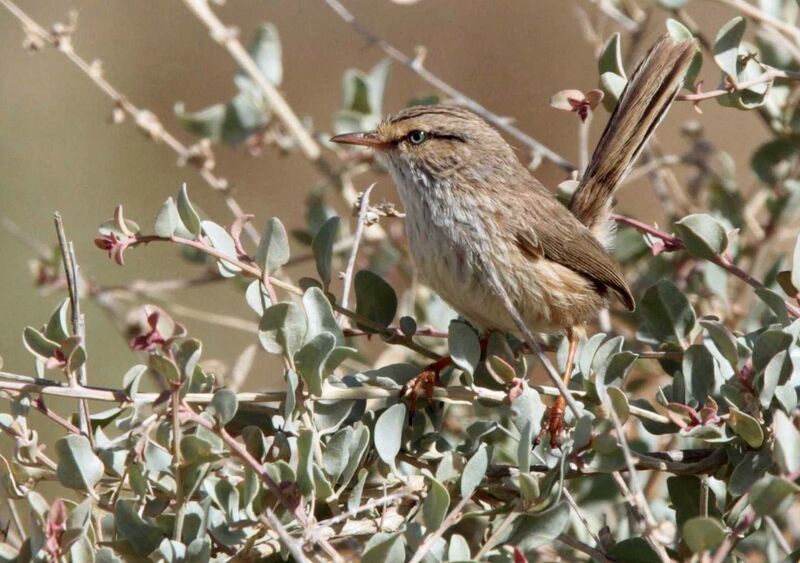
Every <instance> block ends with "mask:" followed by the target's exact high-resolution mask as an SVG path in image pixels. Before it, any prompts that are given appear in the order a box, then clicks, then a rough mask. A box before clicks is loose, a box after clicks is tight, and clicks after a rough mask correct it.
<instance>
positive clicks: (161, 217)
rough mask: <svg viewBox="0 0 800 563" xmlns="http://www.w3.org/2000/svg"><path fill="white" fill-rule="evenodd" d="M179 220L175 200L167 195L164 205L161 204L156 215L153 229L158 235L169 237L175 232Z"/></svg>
mask: <svg viewBox="0 0 800 563" xmlns="http://www.w3.org/2000/svg"><path fill="white" fill-rule="evenodd" d="M180 220H181V218H180V216H179V215H178V207H177V206H176V205H175V201H174V200H173V199H172V198H171V197H168V198H167V201H165V202H164V205H162V206H161V209H160V210H159V212H158V215H156V223H155V226H154V231H155V233H156V234H157V235H158V236H160V237H165V238H169V237H171V236H172V235H174V234H175V229H177V228H178V225H179V224H180Z"/></svg>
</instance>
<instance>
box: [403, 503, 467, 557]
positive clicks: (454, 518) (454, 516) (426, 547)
mask: <svg viewBox="0 0 800 563" xmlns="http://www.w3.org/2000/svg"><path fill="white" fill-rule="evenodd" d="M474 492H475V491H474V490H473V491H472V492H471V493H469V494H468V495H466V496H465V497H464V498H462V499H461V500H460V501H459V503H458V504H457V505H456V506H455V508H454V509H453V510H451V511H450V514H448V515H447V517H446V518H445V519H444V521H443V522H442V524H441V525H440V526H439V527H438V528H437V529H436V530H435V531H434V532H433V533H432V534H431V535H429V536H428V537H427V538H426V539H425V541H424V542H422V545H421V546H419V548H418V549H417V552H416V553H415V554H414V557H412V558H411V560H410V561H409V563H419V562H420V561H422V559H423V558H424V557H425V555H427V553H428V552H429V551H430V550H431V548H432V547H433V544H434V543H436V540H438V539H439V538H441V537H442V536H443V535H444V533H445V532H446V531H447V530H449V529H450V528H452V527H453V526H454V525H455V524H456V523H457V522H458V520H459V519H460V518H461V516H462V514H461V512H462V511H463V510H464V507H465V506H466V505H467V503H468V502H469V501H470V499H471V498H472V495H473V493H474Z"/></svg>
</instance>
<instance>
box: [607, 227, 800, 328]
mask: <svg viewBox="0 0 800 563" xmlns="http://www.w3.org/2000/svg"><path fill="white" fill-rule="evenodd" d="M611 217H612V220H614V221H616V222H617V223H619V224H621V225H626V226H628V227H633V228H634V229H636V230H638V231H641V232H643V233H647V234H648V235H651V236H653V237H656V238H658V239H660V240H662V241H663V242H665V243H666V244H667V245H668V247H667V250H669V251H673V250H680V249H683V248H684V244H683V241H682V240H681V239H680V238H678V237H676V236H674V235H671V234H669V233H666V232H664V231H662V230H660V229H658V228H656V227H651V226H650V225H647V224H646V223H642V222H641V221H638V220H636V219H632V218H630V217H625V216H624V215H617V214H612V216H611ZM708 261H709V262H711V263H713V264H716V265H717V266H719V267H720V268H722V269H724V270H726V271H728V272H729V273H731V274H733V275H734V276H736V277H737V278H739V279H740V280H742V281H744V282H745V283H747V285H749V286H750V287H753V288H755V289H763V288H765V287H766V286H765V285H764V284H763V283H762V282H761V281H759V280H757V279H756V278H754V277H753V276H752V275H750V274H749V273H748V272H746V271H744V270H743V269H742V268H740V267H739V266H737V265H736V264H734V263H733V261H732V260H731V259H730V258H728V257H727V256H725V255H721V254H717V255H714V257H713V258H709V259H708ZM784 304H785V305H786V310H787V311H788V312H789V314H790V315H792V316H793V317H795V318H798V317H800V307H798V306H797V305H794V304H792V303H790V302H788V301H784Z"/></svg>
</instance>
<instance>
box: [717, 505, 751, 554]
mask: <svg viewBox="0 0 800 563" xmlns="http://www.w3.org/2000/svg"><path fill="white" fill-rule="evenodd" d="M755 521H756V513H755V511H754V510H753V509H752V507H750V508H748V509H746V510H745V513H744V516H743V517H742V519H741V520H740V521H739V524H738V525H737V526H736V527H735V528H734V529H733V530H731V533H729V534H728V535H726V536H725V539H724V540H723V541H722V544H720V546H719V547H718V548H717V551H715V552H714V557H712V558H711V563H723V562H724V561H728V555H729V554H730V552H731V550H732V549H733V548H734V547H735V546H736V544H737V543H739V540H741V539H742V538H740V537H739V534H741V533H743V532H744V531H745V530H747V528H749V527H750V526H752V525H753V523H754V522H755Z"/></svg>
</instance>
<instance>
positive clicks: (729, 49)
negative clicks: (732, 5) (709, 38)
mask: <svg viewBox="0 0 800 563" xmlns="http://www.w3.org/2000/svg"><path fill="white" fill-rule="evenodd" d="M746 26H747V23H746V21H745V19H744V18H743V17H741V16H737V17H735V18H733V19H732V20H730V21H729V22H728V23H726V24H725V25H724V26H722V28H721V29H720V30H719V32H718V33H717V38H716V40H715V41H714V60H715V61H717V64H718V65H719V67H720V68H721V69H722V71H723V72H724V73H725V74H727V75H728V76H729V77H731V78H732V79H733V80H736V78H737V68H736V67H737V63H738V59H739V44H740V43H741V41H742V37H744V30H745V27H746Z"/></svg>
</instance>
